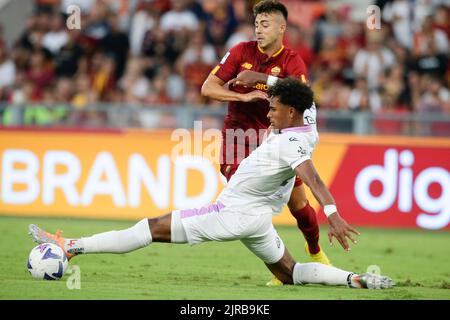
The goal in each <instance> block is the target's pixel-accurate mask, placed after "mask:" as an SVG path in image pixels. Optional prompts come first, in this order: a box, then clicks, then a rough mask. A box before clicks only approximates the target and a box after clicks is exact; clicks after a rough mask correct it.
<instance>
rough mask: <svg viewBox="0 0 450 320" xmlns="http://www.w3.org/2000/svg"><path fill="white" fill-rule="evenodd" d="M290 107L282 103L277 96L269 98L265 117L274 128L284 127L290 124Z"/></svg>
mask: <svg viewBox="0 0 450 320" xmlns="http://www.w3.org/2000/svg"><path fill="white" fill-rule="evenodd" d="M292 109H293V108H292V107H289V106H286V105H284V104H282V103H281V102H280V100H279V98H278V97H272V98H270V105H269V113H268V114H267V118H268V119H269V121H270V125H271V126H272V127H273V128H274V129H278V130H281V129H285V128H289V127H291V126H292V115H293V114H292V112H293V111H292Z"/></svg>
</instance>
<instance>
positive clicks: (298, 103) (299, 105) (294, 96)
mask: <svg viewBox="0 0 450 320" xmlns="http://www.w3.org/2000/svg"><path fill="white" fill-rule="evenodd" d="M267 93H268V94H269V96H270V97H278V99H279V101H280V102H281V103H282V104H284V105H287V106H290V107H293V108H295V110H297V111H298V112H299V113H301V114H303V112H304V111H305V110H306V109H308V108H310V107H311V105H312V104H313V101H314V93H313V91H312V90H311V88H310V87H308V86H307V85H306V84H304V83H302V82H300V80H298V79H294V78H285V79H279V80H278V81H277V83H276V84H275V85H274V86H272V87H270V88H269V90H268V91H267Z"/></svg>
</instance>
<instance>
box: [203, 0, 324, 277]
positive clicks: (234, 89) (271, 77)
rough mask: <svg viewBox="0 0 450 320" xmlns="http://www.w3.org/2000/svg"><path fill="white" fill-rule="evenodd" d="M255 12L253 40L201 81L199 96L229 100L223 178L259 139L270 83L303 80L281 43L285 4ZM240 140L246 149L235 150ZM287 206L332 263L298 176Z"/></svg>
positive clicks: (302, 70) (294, 56) (311, 245)
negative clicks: (321, 241) (323, 245)
mask: <svg viewBox="0 0 450 320" xmlns="http://www.w3.org/2000/svg"><path fill="white" fill-rule="evenodd" d="M254 15H255V34H256V41H250V42H241V43H239V44H237V45H236V46H234V47H233V48H231V49H230V51H228V52H227V53H226V54H225V56H224V57H223V58H222V60H221V61H220V63H219V65H217V66H216V67H215V68H214V69H213V70H212V71H211V73H210V75H209V76H208V78H207V79H206V80H205V82H204V84H203V86H202V95H203V96H205V97H209V98H212V99H216V100H220V101H228V102H229V103H228V114H227V116H226V118H225V122H224V126H223V129H222V157H221V172H222V174H223V175H224V176H225V178H226V179H227V180H229V179H230V178H231V176H232V175H233V174H234V172H235V171H236V170H237V168H238V166H239V163H240V162H241V161H242V159H243V158H244V157H247V156H248V155H249V154H250V153H251V151H252V150H253V149H255V148H256V147H257V146H258V145H259V144H260V143H261V139H262V135H263V130H261V129H267V128H268V127H269V122H268V119H267V117H266V115H267V112H268V110H269V102H268V101H267V100H266V97H267V95H266V91H267V90H268V88H269V86H271V85H273V84H275V83H276V81H277V79H278V78H286V77H288V76H289V77H294V78H297V79H299V81H303V82H306V81H307V80H306V79H307V70H306V66H305V64H304V62H303V60H302V58H301V57H300V56H299V54H298V53H297V52H295V51H293V50H292V49H290V48H287V47H285V46H284V45H283V37H284V32H285V30H286V23H287V16H288V12H287V9H286V7H285V6H284V5H283V4H281V3H279V2H278V1H272V0H263V1H261V2H259V3H258V4H257V5H255V7H254ZM227 85H228V86H227ZM236 132H240V133H241V136H242V135H244V137H243V139H239V138H242V137H239V134H237V133H236ZM242 132H244V134H243V133H242ZM236 136H238V137H237V138H236ZM236 139H237V142H235V140H236ZM242 144H243V145H244V146H243V147H244V148H245V154H239V151H240V150H241V149H239V148H240V147H242ZM288 207H289V210H290V212H291V214H292V216H294V218H295V219H296V220H297V226H298V227H299V229H300V230H301V231H302V233H303V235H304V237H305V239H306V242H307V245H305V250H306V251H307V252H308V253H309V255H310V256H311V258H312V260H313V261H315V262H321V263H324V264H328V265H331V263H330V261H329V260H328V258H327V256H326V255H325V253H324V251H323V250H322V249H321V248H320V245H319V226H318V223H317V217H316V212H315V211H314V209H313V208H312V207H311V206H310V205H309V202H308V200H307V198H306V193H305V189H304V187H303V185H302V181H301V180H300V179H297V181H296V183H295V185H294V189H293V190H292V194H291V198H290V200H289V203H288ZM276 284H280V282H279V281H277V279H272V281H271V282H269V283H268V285H276Z"/></svg>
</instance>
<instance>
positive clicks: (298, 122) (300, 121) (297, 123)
mask: <svg viewBox="0 0 450 320" xmlns="http://www.w3.org/2000/svg"><path fill="white" fill-rule="evenodd" d="M303 125H304V124H303V119H298V120H295V121H292V122H291V123H289V125H288V126H287V127H285V128H283V129H280V130H284V129H289V128H298V127H303Z"/></svg>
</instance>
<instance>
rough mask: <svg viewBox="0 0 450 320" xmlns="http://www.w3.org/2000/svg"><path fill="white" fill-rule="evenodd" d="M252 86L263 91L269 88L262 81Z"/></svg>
mask: <svg viewBox="0 0 450 320" xmlns="http://www.w3.org/2000/svg"><path fill="white" fill-rule="evenodd" d="M253 88H255V89H258V90H264V91H267V90H269V86H268V85H267V84H264V83H257V84H256V85H255V86H254V87H253Z"/></svg>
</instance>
